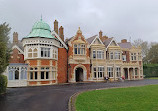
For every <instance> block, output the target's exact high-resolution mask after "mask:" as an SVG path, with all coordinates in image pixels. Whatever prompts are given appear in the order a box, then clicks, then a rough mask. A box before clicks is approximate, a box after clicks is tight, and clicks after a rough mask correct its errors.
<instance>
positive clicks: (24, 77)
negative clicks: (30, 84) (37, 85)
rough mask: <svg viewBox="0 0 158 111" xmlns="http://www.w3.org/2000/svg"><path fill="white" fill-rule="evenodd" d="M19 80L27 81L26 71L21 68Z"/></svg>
mask: <svg viewBox="0 0 158 111" xmlns="http://www.w3.org/2000/svg"><path fill="white" fill-rule="evenodd" d="M21 79H27V70H26V68H21Z"/></svg>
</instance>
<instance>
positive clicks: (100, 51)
mask: <svg viewBox="0 0 158 111" xmlns="http://www.w3.org/2000/svg"><path fill="white" fill-rule="evenodd" d="M96 52H97V54H96ZM93 58H97V59H104V51H102V50H99V51H95V50H93Z"/></svg>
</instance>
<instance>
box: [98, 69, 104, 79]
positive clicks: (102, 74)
mask: <svg viewBox="0 0 158 111" xmlns="http://www.w3.org/2000/svg"><path fill="white" fill-rule="evenodd" d="M104 71H105V70H104V66H98V78H103V77H104Z"/></svg>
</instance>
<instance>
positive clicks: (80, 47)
mask: <svg viewBox="0 0 158 111" xmlns="http://www.w3.org/2000/svg"><path fill="white" fill-rule="evenodd" d="M74 54H76V55H77V54H78V55H84V54H85V45H84V44H75V45H74Z"/></svg>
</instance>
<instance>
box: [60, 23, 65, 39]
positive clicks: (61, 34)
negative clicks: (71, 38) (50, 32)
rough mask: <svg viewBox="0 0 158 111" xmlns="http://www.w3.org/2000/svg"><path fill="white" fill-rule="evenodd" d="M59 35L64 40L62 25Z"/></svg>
mask: <svg viewBox="0 0 158 111" xmlns="http://www.w3.org/2000/svg"><path fill="white" fill-rule="evenodd" d="M59 37H60V38H61V39H62V40H63V41H64V28H63V27H62V26H60V28H59Z"/></svg>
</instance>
